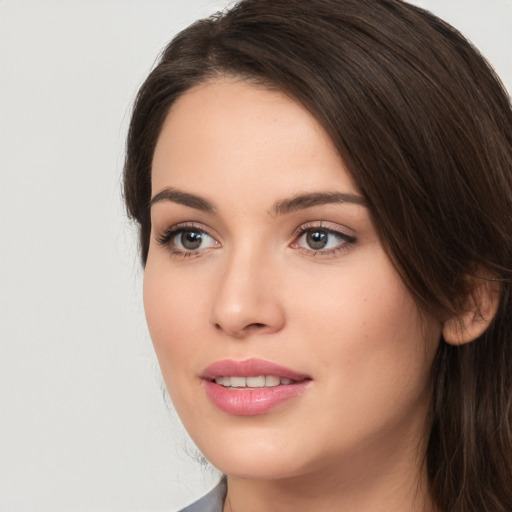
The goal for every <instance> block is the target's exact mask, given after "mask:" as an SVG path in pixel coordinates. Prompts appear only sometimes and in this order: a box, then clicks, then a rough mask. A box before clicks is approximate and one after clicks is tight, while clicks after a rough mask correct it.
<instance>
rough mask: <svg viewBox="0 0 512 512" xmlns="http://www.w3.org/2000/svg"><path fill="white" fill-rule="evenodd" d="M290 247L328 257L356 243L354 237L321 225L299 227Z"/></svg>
mask: <svg viewBox="0 0 512 512" xmlns="http://www.w3.org/2000/svg"><path fill="white" fill-rule="evenodd" d="M298 231H299V232H298V233H297V235H296V238H295V240H294V241H293V242H292V244H291V247H292V248H294V249H301V250H304V251H306V252H307V253H309V254H312V255H314V256H317V255H319V256H330V255H334V254H338V253H339V252H340V251H343V250H346V249H348V247H349V246H350V245H352V244H354V243H355V242H356V238H355V237H354V236H351V235H348V234H347V233H344V232H342V231H339V230H337V229H333V228H331V227H325V226H323V225H316V226H311V227H309V226H301V227H300V228H299V230H298Z"/></svg>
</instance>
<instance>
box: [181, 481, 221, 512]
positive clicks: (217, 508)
mask: <svg viewBox="0 0 512 512" xmlns="http://www.w3.org/2000/svg"><path fill="white" fill-rule="evenodd" d="M225 497H226V480H225V478H223V479H222V480H221V481H220V482H219V483H218V485H217V486H216V487H214V488H213V489H212V490H211V491H210V492H209V493H208V494H206V495H205V496H203V497H202V498H201V499H199V500H198V501H195V502H194V503H192V504H191V505H189V506H188V507H185V508H184V509H182V510H181V511H180V512H222V507H223V505H224V498H225Z"/></svg>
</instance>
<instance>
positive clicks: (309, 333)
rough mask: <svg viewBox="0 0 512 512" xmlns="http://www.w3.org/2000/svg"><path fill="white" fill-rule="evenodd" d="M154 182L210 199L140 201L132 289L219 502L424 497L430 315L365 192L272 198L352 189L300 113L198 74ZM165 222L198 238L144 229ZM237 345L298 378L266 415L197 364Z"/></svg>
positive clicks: (304, 505) (243, 86)
mask: <svg viewBox="0 0 512 512" xmlns="http://www.w3.org/2000/svg"><path fill="white" fill-rule="evenodd" d="M369 129H371V127H369ZM152 187H153V196H154V197H155V196H156V195H157V194H159V193H160V192H162V191H163V190H165V189H168V188H169V187H172V189H173V190H180V191H183V192H186V193H189V194H194V195H195V196H199V197H200V198H203V199H204V200H207V201H208V202H209V203H211V204H212V205H213V206H214V208H215V211H214V212H212V211H204V210H202V209H200V208H198V207H197V204H195V205H194V204H189V205H184V204H179V202H180V201H179V200H178V202H176V201H175V200H169V199H161V200H157V201H155V202H154V204H153V205H152V208H151V221H152V234H151V242H150V248H149V256H148V261H147V266H146V270H145V278H144V303H145V309H146V315H147V321H148V325H149V330H150V333H151V337H152V340H153V343H154V346H155V350H156V353H157V356H158V360H159V363H160V367H161V369H162V373H163V376H164V380H165V383H166V386H167V389H168V390H169V393H170V395H171V398H172V401H173V403H174V405H175V407H176V410H177V412H178V414H179V415H180V417H181V419H182V421H183V423H184V425H185V427H186V429H187V430H188V432H189V433H190V435H191V437H192V439H193V440H194V441H195V443H196V444H197V446H198V447H199V449H200V450H201V451H202V452H203V453H204V455H205V456H206V457H207V458H208V459H209V460H210V461H211V462H212V463H213V465H215V466H216V467H217V468H219V469H220V470H221V471H222V472H224V473H226V474H227V475H228V496H227V499H226V504H225V511H228V510H233V511H235V512H240V511H241V512H243V511H253V510H254V511H256V510H258V511H260V510H269V511H278V510H279V511H280V510H283V511H284V510H287V511H289V510H294V511H301V510H315V511H323V510H326V511H327V510H330V511H332V510H350V511H372V512H379V511H382V512H384V511H390V512H391V511H393V512H399V511H406V510H407V511H411V510H432V507H431V505H430V502H429V497H428V492H427V490H426V489H427V485H426V477H425V474H424V471H423V464H422V462H423V459H422V457H423V454H424V450H425V432H426V429H427V411H428V406H429V400H430V384H429V373H430V369H431V365H432V361H433V357H434V354H435V351H436V348H437V346H438V343H439V339H440V333H441V325H440V324H439V322H438V321H436V320H435V319H433V318H430V317H429V316H427V315H426V314H424V313H422V312H420V311H419V310H418V308H417V306H416V304H415V302H414V300H413V299H412V297H411V294H410V293H409V291H408V290H407V288H406V287H405V285H404V284H403V282H402V281H401V279H400V278H399V276H398V274H397V272H396V270H395V268H394V267H393V265H392V263H391V262H390V260H389V258H388V256H387V254H386V252H385V251H384V249H383V247H382V245H381V243H380V241H379V239H378V237H377V235H376V232H375V228H374V225H373V222H372V219H371V215H370V212H369V210H368V208H367V207H366V206H365V204H357V203H352V202H336V203H329V204H319V205H315V206H312V207H306V208H298V209H296V210H293V211H289V212H281V213H277V212H276V211H275V208H274V205H275V203H276V202H278V201H282V200H283V199H289V198H294V197H296V196H297V195H300V194H304V193H314V192H322V193H323V192H329V193H345V194H352V195H354V196H358V197H361V193H360V191H359V190H358V187H357V185H356V184H355V183H354V181H353V179H352V177H351V175H350V174H349V172H348V171H347V169H346V166H345V165H344V163H343V161H342V159H341V158H340V156H339V154H338V153H337V152H336V150H335V148H334V147H333V144H332V142H331V141H330V139H329V137H328V136H327V135H326V133H325V132H324V130H323V129H322V127H321V126H320V125H319V123H318V122H317V121H316V119H315V118H314V117H313V116H312V115H311V114H310V113H309V112H308V111H307V110H306V109H304V108H303V107H302V106H301V105H299V104H298V103H297V102H295V101H293V100H292V99H290V98H289V97H287V96H285V95H284V94H281V93H279V92H276V91H269V90H266V89H264V88H263V87H259V86H255V85H251V84H247V83H244V82H243V81H237V80H234V79H228V78H226V79H218V80H217V81H215V82H208V83H206V84H202V85H199V86H196V87H195V88H193V89H191V90H189V91H188V92H187V93H185V94H184V95H183V96H182V97H181V98H180V99H179V100H177V102H176V103H175V104H174V105H173V107H172V108H171V110H170V113H169V115H168V117H167V119H166V121H165V123H164V126H163V128H162V131H161V134H160V137H159V139H158V143H157V146H156V149H155V153H154V159H153V169H152ZM180 223H192V224H193V227H192V228H190V227H188V229H192V231H194V232H196V233H201V234H202V236H203V238H202V241H201V245H200V246H199V249H197V250H195V251H191V250H187V249H186V248H184V247H183V246H180V244H179V242H180V240H181V238H180V235H179V234H178V235H176V236H174V238H172V240H171V241H169V237H168V238H167V240H166V243H165V244H162V243H160V242H159V241H158V240H159V239H162V237H163V235H164V234H165V232H166V230H168V229H169V228H172V227H173V226H176V225H179V224H180ZM301 228H302V229H303V230H304V229H309V233H311V232H315V229H316V230H317V231H318V229H324V230H325V229H329V230H331V231H339V232H341V233H343V234H344V235H348V236H349V237H351V238H346V237H345V236H344V235H339V236H336V235H333V234H329V235H328V238H329V242H328V248H327V249H322V250H317V251H315V250H313V249H311V247H310V245H308V239H307V231H306V233H303V234H300V233H302V232H301V231H300V230H301ZM248 358H259V359H264V360H268V361H271V362H274V363H277V364H279V365H282V366H286V367H288V368H292V369H294V370H296V371H299V372H302V373H305V374H307V375H309V376H310V377H311V379H312V380H311V383H310V385H309V386H308V388H307V390H306V391H305V392H304V393H303V394H302V395H300V396H298V397H296V398H294V399H292V400H289V401H287V402H285V403H283V404H281V405H279V406H278V407H276V408H275V409H272V410H271V411H269V412H267V413H265V414H261V415H257V416H235V415H232V414H228V413H226V412H223V411H221V410H219V409H218V408H217V407H216V406H215V405H214V404H213V403H212V402H211V401H210V400H209V398H208V397H207V395H206V393H205V390H204V382H203V381H202V379H201V378H200V375H201V373H202V372H203V371H204V369H205V368H206V367H207V366H208V365H210V364H211V363H213V362H215V361H218V360H222V359H235V360H244V359H248Z"/></svg>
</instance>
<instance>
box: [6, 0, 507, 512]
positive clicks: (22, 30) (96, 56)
mask: <svg viewBox="0 0 512 512" xmlns="http://www.w3.org/2000/svg"><path fill="white" fill-rule="evenodd" d="M415 3H416V4H418V5H421V6H424V7H426V8H429V9H431V10H432V11H434V12H436V13H438V14H440V15H441V16H442V17H444V18H445V19H447V20H448V21H450V22H451V23H453V24H454V25H455V26H457V27H458V28H460V29H461V30H462V31H463V32H464V33H466V34H467V35H468V37H469V38H470V39H472V40H473V41H474V43H475V44H476V45H477V46H478V47H479V48H480V49H481V50H482V51H483V52H484V53H485V54H486V55H487V56H488V57H489V58H490V59H491V61H492V62H493V64H494V66H495V67H496V69H497V70H498V72H499V74H500V75H501V76H502V78H503V80H504V81H505V83H506V84H507V87H508V88H509V90H510V91H512V0H422V1H420V0H418V1H415ZM225 5H227V2H226V1H218V2H216V1H208V0H166V1H164V0H107V1H105V0H87V1H86V0H0V166H1V167H0V170H1V175H0V229H1V239H0V243H1V246H0V249H1V252H0V254H1V267H0V294H1V317H0V336H1V338H0V511H1V512H42V511H48V512H50V511H51V512H69V511H84V512H106V511H112V512H121V511H123V512H130V511H148V512H156V511H172V510H176V509H177V508H179V507H180V506H182V505H184V504H185V503H188V502H190V501H191V500H193V499H194V498H195V497H197V496H198V495H200V494H201V493H203V492H204V491H205V490H206V489H207V488H209V487H211V486H212V485H213V484H214V482H215V480H216V478H217V476H216V475H215V473H213V472H211V471H208V470H206V471H205V470H204V469H202V468H201V466H200V465H199V464H197V463H196V462H195V461H194V460H193V457H192V456H191V455H190V453H189V452H191V453H193V448H192V446H191V443H190V441H187V438H186V435H185V434H184V433H183V431H182V428H181V426H180V424H179V421H178V420H177V419H176V417H175V414H174V413H173V412H171V411H170V409H169V407H168V406H167V405H166V402H165V400H164V398H163V397H162V389H161V388H162V381H161V377H160V376H159V370H158V367H157V363H156V358H155V356H154V353H153V349H152V347H151V342H150V339H149V336H148V334H147V330H146V326H145V322H144V315H143V307H142V301H141V293H140V288H141V280H142V272H141V270H140V266H139V263H138V260H137V254H136V244H135V232H134V230H133V228H131V227H130V224H129V223H128V221H127V220H126V219H125V217H124V211H123V207H122V204H121V200H120V176H121V170H122V163H123V151H124V148H123V146H124V137H125V133H126V127H127V122H128V118H129V111H130V106H131V103H132V101H133V98H134V96H135V93H136V90H137V88H138V86H139V85H140V84H141V83H142V81H143V79H144V77H145V76H146V74H147V73H148V72H149V70H150V69H151V67H152V65H153V63H154V60H155V58H156V56H157V54H158V53H159V51H160V49H161V48H162V47H163V46H164V44H165V43H166V42H167V41H168V40H169V39H170V38H171V37H172V36H173V35H174V34H175V33H176V31H177V30H179V29H181V28H184V27H185V26H187V25H188V24H189V23H191V22H192V21H193V20H195V19H197V18H199V17H204V16H206V15H208V14H210V13H213V12H215V11H217V10H219V9H221V8H223V7H224V6H225Z"/></svg>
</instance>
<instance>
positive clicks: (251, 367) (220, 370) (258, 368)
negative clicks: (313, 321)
mask: <svg viewBox="0 0 512 512" xmlns="http://www.w3.org/2000/svg"><path fill="white" fill-rule="evenodd" d="M259 375H275V376H276V377H284V378H288V379H292V380H296V381H301V380H305V379H310V378H311V377H309V376H308V375H306V374H304V373H301V372H297V371H295V370H292V369H290V368H286V367H285V366H281V365H279V364H276V363H272V362H270V361H264V360H263V359H244V360H243V361H235V360H233V359H224V360H222V361H216V362H215V363H212V364H211V365H209V366H208V367H206V368H205V369H204V371H203V373H202V374H201V378H203V379H206V380H214V379H215V378H217V377H257V376H259Z"/></svg>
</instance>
